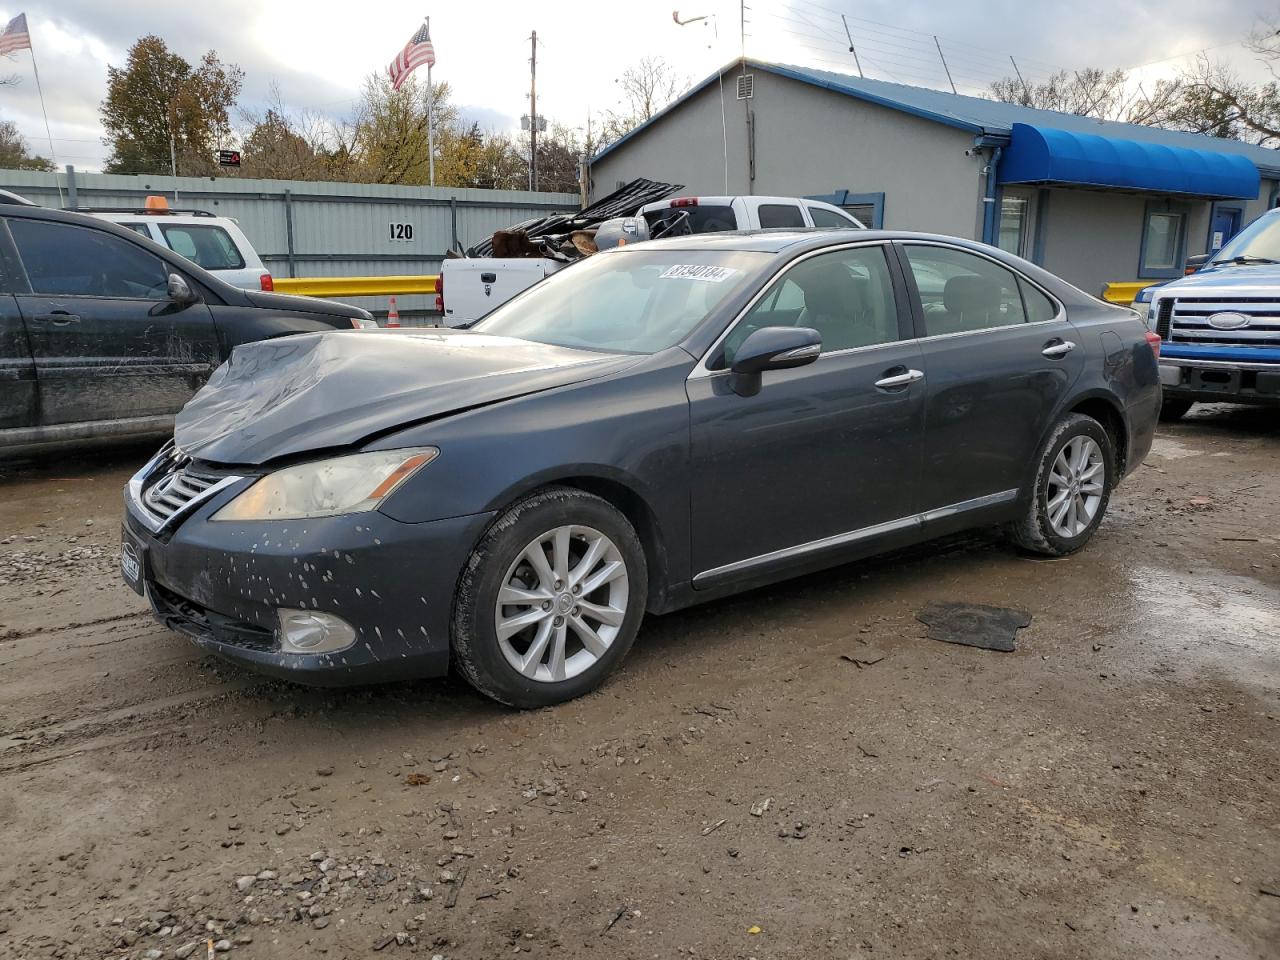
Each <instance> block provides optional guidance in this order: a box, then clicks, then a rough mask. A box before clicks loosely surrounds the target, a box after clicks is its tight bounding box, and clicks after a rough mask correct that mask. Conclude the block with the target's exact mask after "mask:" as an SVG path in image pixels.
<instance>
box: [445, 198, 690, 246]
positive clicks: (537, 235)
mask: <svg viewBox="0 0 1280 960" xmlns="http://www.w3.org/2000/svg"><path fill="white" fill-rule="evenodd" d="M680 189H683V184H678V183H659V182H657V181H654V180H646V179H644V178H643V177H642V178H640V179H638V180H632V181H631V182H630V183H628V184H626V185H624V186H622V187H620V188H618V189H617V190H615V191H614V192H613V193H611V194H609V195H608V196H607V197H602V198H601V199H599V200H597V201H596V202H595V203H593V204H591V205H590V206H588V207H584V208H583V209H582V210H580V211H578V212H577V213H557V214H552V215H551V216H549V217H538V218H536V219H533V220H526V221H524V222H523V223H517V224H515V225H514V226H512V227H509V228H508V229H506V230H499V231H497V232H496V233H494V235H493V236H492V237H490V238H489V239H488V240H483V241H481V242H480V243H477V244H476V245H475V246H474V247H471V248H470V249H468V250H467V251H466V256H468V257H500V258H505V257H546V258H548V259H551V260H559V261H560V262H562V263H568V262H570V261H573V260H577V259H579V258H581V257H585V256H590V255H591V254H593V253H595V252H596V242H595V233H596V228H598V227H599V226H600V225H601V224H602V223H604V222H605V221H606V220H613V219H616V218H618V217H634V216H635V215H636V214H637V213H639V212H640V208H641V207H643V206H644V205H645V204H648V203H653V202H654V201H655V200H661V199H662V198H663V197H666V196H670V195H671V194H673V193H675V192H676V191H677V190H680Z"/></svg>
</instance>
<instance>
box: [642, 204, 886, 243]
mask: <svg viewBox="0 0 1280 960" xmlns="http://www.w3.org/2000/svg"><path fill="white" fill-rule="evenodd" d="M640 216H642V217H644V218H645V220H647V221H648V222H649V227H650V229H651V230H652V231H653V233H654V234H655V235H657V233H658V231H659V229H660V226H661V225H664V224H673V225H674V224H675V223H676V222H678V221H679V220H680V219H682V218H687V223H688V229H687V230H680V229H678V228H677V229H674V230H673V231H672V232H675V233H685V232H687V233H719V232H722V231H726V230H768V229H770V228H772V227H790V228H792V229H796V228H798V227H821V228H825V229H848V230H855V229H858V228H861V227H865V226H866V225H865V224H863V223H861V222H860V221H859V220H858V219H857V218H856V217H854V216H852V215H851V214H848V213H846V212H845V211H844V210H841V209H840V208H839V207H837V206H835V205H834V204H830V203H824V202H822V201H821V200H800V199H798V198H796V197H674V198H672V199H670V200H659V201H658V202H657V203H649V204H645V205H644V206H643V207H641V208H640Z"/></svg>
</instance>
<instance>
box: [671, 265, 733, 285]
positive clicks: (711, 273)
mask: <svg viewBox="0 0 1280 960" xmlns="http://www.w3.org/2000/svg"><path fill="white" fill-rule="evenodd" d="M737 272H738V271H737V270H735V269H734V268H733V267H711V266H705V265H704V266H699V265H698V264H693V263H678V264H676V265H675V266H674V267H667V269H666V270H663V271H662V277H663V278H664V279H672V278H674V279H676V280H705V281H706V282H708V283H723V282H724V281H725V280H728V279H729V278H730V277H732V276H733V275H734V274H735V273H737Z"/></svg>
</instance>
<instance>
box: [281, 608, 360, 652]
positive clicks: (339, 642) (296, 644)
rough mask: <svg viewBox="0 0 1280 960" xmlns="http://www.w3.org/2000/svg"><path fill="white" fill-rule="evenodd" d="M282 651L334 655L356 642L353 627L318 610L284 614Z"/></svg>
mask: <svg viewBox="0 0 1280 960" xmlns="http://www.w3.org/2000/svg"><path fill="white" fill-rule="evenodd" d="M279 612H280V649H281V650H282V651H283V652H285V653H333V652H334V651H335V650H345V649H346V648H347V647H349V646H351V645H352V644H353V643H355V642H356V632H355V630H354V629H352V627H351V624H349V623H347V621H345V620H343V619H342V618H341V617H335V616H334V615H333V614H332V613H322V612H320V611H318V610H280V611H279Z"/></svg>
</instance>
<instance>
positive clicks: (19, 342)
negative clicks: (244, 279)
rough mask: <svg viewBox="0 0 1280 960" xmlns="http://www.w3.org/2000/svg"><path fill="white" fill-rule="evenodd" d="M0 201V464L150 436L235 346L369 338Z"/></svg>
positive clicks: (333, 313) (127, 235)
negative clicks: (68, 446)
mask: <svg viewBox="0 0 1280 960" xmlns="http://www.w3.org/2000/svg"><path fill="white" fill-rule="evenodd" d="M18 199H19V198H16V197H12V198H11V197H0V455H4V454H13V453H29V452H34V451H38V450H41V449H44V448H47V447H49V446H51V445H54V444H59V443H65V442H72V441H85V440H96V439H102V438H113V437H114V438H126V437H141V436H147V435H163V434H167V433H171V432H172V430H173V417H174V414H176V413H177V412H178V410H179V409H181V407H182V405H183V404H185V403H186V402H187V401H188V400H189V399H190V398H191V396H192V394H194V393H195V392H196V390H198V389H199V388H200V387H201V386H202V385H203V384H204V382H205V381H206V380H207V379H208V378H209V375H210V374H211V373H212V372H213V371H214V369H215V368H217V366H218V365H219V364H221V363H222V362H223V361H224V360H226V359H227V357H228V356H229V355H230V353H231V349H232V348H233V347H235V346H236V345H237V344H241V343H247V342H250V341H253V340H266V339H270V338H272V337H279V336H284V335H286V334H293V333H311V332H315V331H319V330H332V329H335V328H337V329H342V330H352V329H360V328H362V327H366V326H373V325H374V324H373V319H372V317H371V316H370V314H369V313H368V312H367V311H365V310H361V309H360V308H359V307H352V306H349V305H347V304H343V303H333V302H330V301H327V300H315V299H312V298H310V297H288V296H282V295H279V294H272V293H260V292H258V291H250V290H241V289H238V288H236V287H233V286H231V285H229V284H227V283H224V282H223V281H221V280H219V279H218V278H217V277H215V276H213V275H212V274H210V273H209V272H208V271H206V270H202V269H201V268H200V267H198V266H196V265H195V264H194V263H192V262H191V261H189V260H187V259H185V258H183V257H181V256H179V255H178V254H176V253H174V252H173V251H171V250H167V249H165V248H164V247H161V246H159V245H158V244H156V243H153V242H152V241H150V240H148V239H146V238H145V237H141V236H139V235H138V234H136V233H134V232H133V231H131V230H127V229H125V228H124V227H120V226H116V225H115V224H113V223H108V222H106V221H104V220H100V219H97V218H94V217H88V216H84V215H82V214H77V213H70V212H66V211H58V210H48V209H45V208H42V207H36V206H31V205H29V204H23V203H20V202H15V201H17V200H18Z"/></svg>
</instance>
